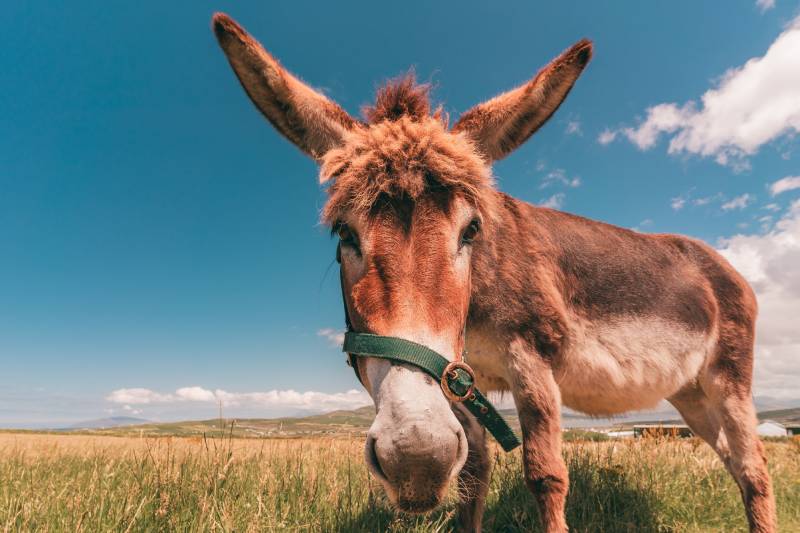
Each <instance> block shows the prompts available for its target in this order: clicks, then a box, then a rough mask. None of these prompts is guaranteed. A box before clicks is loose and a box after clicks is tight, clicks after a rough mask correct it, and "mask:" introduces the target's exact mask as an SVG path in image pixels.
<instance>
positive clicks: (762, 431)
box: [756, 420, 787, 437]
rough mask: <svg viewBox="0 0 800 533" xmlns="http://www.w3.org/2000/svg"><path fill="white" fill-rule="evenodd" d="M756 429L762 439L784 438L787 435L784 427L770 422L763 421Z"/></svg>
mask: <svg viewBox="0 0 800 533" xmlns="http://www.w3.org/2000/svg"><path fill="white" fill-rule="evenodd" d="M756 429H757V430H758V434H759V435H761V436H762V437H785V436H786V435H787V432H786V427H785V426H784V425H783V424H779V423H778V422H773V421H772V420H764V421H763V422H761V423H760V424H759V425H758V428H756Z"/></svg>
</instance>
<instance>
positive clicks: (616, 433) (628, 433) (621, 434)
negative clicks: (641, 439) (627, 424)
mask: <svg viewBox="0 0 800 533" xmlns="http://www.w3.org/2000/svg"><path fill="white" fill-rule="evenodd" d="M606 435H608V437H609V438H611V439H629V438H631V437H633V430H632V429H612V430H610V431H606Z"/></svg>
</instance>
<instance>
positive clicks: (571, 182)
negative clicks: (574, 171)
mask: <svg viewBox="0 0 800 533" xmlns="http://www.w3.org/2000/svg"><path fill="white" fill-rule="evenodd" d="M554 184H560V185H564V186H565V187H572V188H575V187H580V185H581V178H580V177H579V176H573V177H571V178H570V177H569V176H567V173H566V171H564V169H563V168H557V169H555V170H552V171H550V172H548V173H547V175H546V176H545V177H544V178H542V183H541V184H540V185H539V188H540V189H546V188H547V187H549V186H551V185H554Z"/></svg>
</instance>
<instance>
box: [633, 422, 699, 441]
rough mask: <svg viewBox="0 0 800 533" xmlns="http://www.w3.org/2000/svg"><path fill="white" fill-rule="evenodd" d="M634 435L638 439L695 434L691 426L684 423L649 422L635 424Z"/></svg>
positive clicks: (686, 436)
mask: <svg viewBox="0 0 800 533" xmlns="http://www.w3.org/2000/svg"><path fill="white" fill-rule="evenodd" d="M633 436H634V437H636V438H637V439H641V438H646V437H674V438H681V439H685V438H689V437H692V436H694V433H692V430H691V429H689V426H684V425H682V424H648V425H642V426H633Z"/></svg>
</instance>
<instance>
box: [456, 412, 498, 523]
mask: <svg viewBox="0 0 800 533" xmlns="http://www.w3.org/2000/svg"><path fill="white" fill-rule="evenodd" d="M453 413H455V415H456V418H458V421H459V422H461V425H462V426H463V427H464V433H465V434H466V436H467V445H468V446H469V453H468V454H467V462H466V463H464V467H463V468H462V469H461V472H459V474H458V492H459V497H460V502H459V504H458V515H457V516H458V518H457V520H458V531H461V532H463V533H480V531H481V521H482V519H483V509H484V506H485V505H486V493H487V492H489V477H490V474H491V471H492V464H491V462H490V460H489V451H488V450H487V449H486V430H485V429H484V428H483V426H481V425H480V424H479V423H478V421H477V420H476V419H475V417H474V416H472V414H470V412H469V411H467V410H466V409H465V408H464V406H463V405H461V404H457V405H454V406H453Z"/></svg>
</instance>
